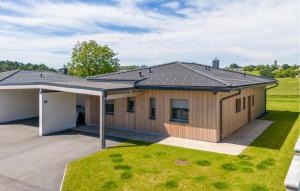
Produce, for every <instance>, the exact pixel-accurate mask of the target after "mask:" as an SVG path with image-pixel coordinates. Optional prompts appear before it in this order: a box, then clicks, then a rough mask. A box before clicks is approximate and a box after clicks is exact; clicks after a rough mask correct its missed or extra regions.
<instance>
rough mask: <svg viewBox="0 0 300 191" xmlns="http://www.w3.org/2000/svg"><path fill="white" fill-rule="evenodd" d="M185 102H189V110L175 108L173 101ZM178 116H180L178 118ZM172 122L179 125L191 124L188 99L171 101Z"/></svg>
mask: <svg viewBox="0 0 300 191" xmlns="http://www.w3.org/2000/svg"><path fill="white" fill-rule="evenodd" d="M175 100H184V101H186V102H187V108H176V107H173V101H175ZM177 114H179V115H178V116H179V117H178V116H177ZM170 115H171V116H170V121H172V122H177V123H189V102H188V100H187V99H171V100H170Z"/></svg>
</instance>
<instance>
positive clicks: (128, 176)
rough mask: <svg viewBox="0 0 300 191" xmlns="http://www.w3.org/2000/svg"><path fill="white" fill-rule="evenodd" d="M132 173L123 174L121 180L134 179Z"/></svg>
mask: <svg viewBox="0 0 300 191" xmlns="http://www.w3.org/2000/svg"><path fill="white" fill-rule="evenodd" d="M132 176H133V175H132V173H131V172H123V173H122V174H121V178H122V179H130V178H132Z"/></svg>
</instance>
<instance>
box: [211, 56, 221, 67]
mask: <svg viewBox="0 0 300 191" xmlns="http://www.w3.org/2000/svg"><path fill="white" fill-rule="evenodd" d="M219 64H220V60H218V59H217V58H215V59H214V60H213V61H212V67H213V68H219Z"/></svg>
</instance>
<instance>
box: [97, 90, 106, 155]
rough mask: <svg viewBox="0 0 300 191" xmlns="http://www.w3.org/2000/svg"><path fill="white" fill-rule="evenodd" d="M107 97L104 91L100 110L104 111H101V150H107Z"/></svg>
mask: <svg viewBox="0 0 300 191" xmlns="http://www.w3.org/2000/svg"><path fill="white" fill-rule="evenodd" d="M106 97H107V94H106V92H105V91H103V93H102V96H101V100H100V101H101V102H100V104H101V107H100V109H101V110H102V111H100V113H101V114H100V115H101V116H100V120H99V122H100V142H101V148H102V149H105V148H106V144H105V104H106Z"/></svg>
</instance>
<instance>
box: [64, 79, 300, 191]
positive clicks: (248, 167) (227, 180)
mask: <svg viewBox="0 0 300 191" xmlns="http://www.w3.org/2000/svg"><path fill="white" fill-rule="evenodd" d="M292 80H295V79H292ZM288 81H289V80H285V82H286V83H285V82H283V83H282V84H280V86H285V85H284V84H286V85H288V84H292V85H291V87H280V86H279V88H281V89H286V91H285V93H286V94H287V95H284V92H281V91H277V90H276V89H273V90H272V91H271V90H270V92H269V93H270V94H271V96H268V104H267V108H268V114H267V115H265V116H264V117H263V119H266V120H272V121H274V123H273V124H272V125H271V126H270V127H269V128H268V129H267V130H266V131H265V132H264V133H263V134H262V135H261V136H259V137H258V138H257V139H256V140H255V141H254V142H253V143H252V144H251V145H250V146H249V147H248V148H247V149H246V150H245V151H244V152H243V153H242V154H241V155H239V156H231V155H225V154H217V153H212V152H205V151H196V150H190V149H184V148H178V147H171V146H166V145H158V144H148V143H143V142H135V141H132V142H127V143H124V144H122V145H120V146H118V147H114V148H109V149H107V150H105V151H103V152H98V153H95V154H93V155H90V156H88V157H86V158H83V159H80V160H76V161H73V162H72V163H71V164H70V165H69V167H68V171H67V174H66V177H65V182H64V186H63V190H64V191H75V190H116V191H120V190H157V191H160V190H191V191H193V190H195V191H196V190H203V191H210V190H233V191H235V190H242V191H244V190H245V191H268V190H269V191H277V190H282V191H284V190H285V187H284V185H283V182H284V178H285V176H286V173H287V170H288V168H289V164H290V161H291V159H292V156H293V154H294V152H293V147H294V144H295V142H296V140H297V137H298V136H299V133H300V125H299V124H300V121H299V99H298V98H297V97H295V96H291V97H289V95H288V94H291V95H294V91H295V87H294V86H295V84H296V83H294V82H291V83H290V82H288ZM274 95H275V98H276V99H275V98H274ZM296 95H297V94H296ZM115 159H118V162H117V163H116V162H115V161H114V160H115ZM119 159H122V160H119ZM179 159H181V160H183V159H184V160H185V161H187V162H188V164H187V165H177V164H176V163H175V162H174V161H176V160H179ZM117 166H118V167H117ZM115 168H117V169H118V170H115Z"/></svg>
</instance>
